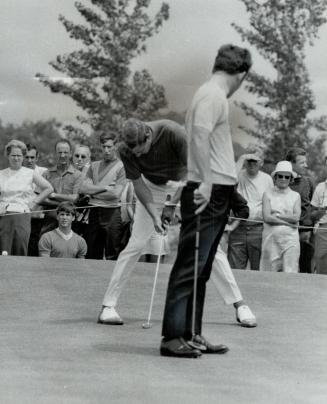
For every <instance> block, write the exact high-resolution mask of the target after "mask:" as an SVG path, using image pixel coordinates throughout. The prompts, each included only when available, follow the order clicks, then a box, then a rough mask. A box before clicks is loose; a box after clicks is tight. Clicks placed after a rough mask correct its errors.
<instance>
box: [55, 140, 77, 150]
mask: <svg viewBox="0 0 327 404" xmlns="http://www.w3.org/2000/svg"><path fill="white" fill-rule="evenodd" d="M59 143H66V144H68V146H69V149H70V151H71V152H72V151H73V148H72V144H71V143H70V141H69V140H68V139H64V138H62V139H59V140H57V141H56V143H55V147H54V149H55V151H57V146H58V144H59Z"/></svg>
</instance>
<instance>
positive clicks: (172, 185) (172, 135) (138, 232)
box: [98, 119, 187, 324]
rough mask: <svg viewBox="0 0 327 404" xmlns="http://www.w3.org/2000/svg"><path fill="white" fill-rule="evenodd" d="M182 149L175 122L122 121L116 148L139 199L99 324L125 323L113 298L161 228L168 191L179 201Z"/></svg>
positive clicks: (183, 138) (183, 170)
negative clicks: (154, 232)
mask: <svg viewBox="0 0 327 404" xmlns="http://www.w3.org/2000/svg"><path fill="white" fill-rule="evenodd" d="M186 149H187V141H186V133H185V130H184V129H183V127H182V126H180V125H178V124H177V123H175V122H173V121H170V120H159V121H153V122H142V121H139V120H137V119H129V120H127V121H126V123H125V125H124V127H123V131H122V135H121V143H120V145H119V146H118V151H119V154H120V158H121V160H122V162H123V164H124V168H125V171H126V177H127V178H129V179H130V180H132V182H133V185H134V190H135V194H136V196H137V202H136V207H135V214H134V223H133V229H132V234H131V237H130V239H129V242H128V244H127V246H126V247H125V249H124V250H123V251H122V252H121V253H120V255H119V257H118V259H117V262H116V265H115V268H114V271H113V274H112V277H111V281H110V284H109V287H108V289H107V292H106V294H105V296H104V299H103V307H102V310H101V312H100V315H99V319H98V321H99V323H102V324H123V320H122V318H121V317H120V316H119V314H118V313H117V311H116V309H115V307H116V305H117V300H118V298H119V296H120V294H121V292H122V289H123V287H124V285H125V284H126V282H127V280H128V277H129V275H130V273H131V271H132V270H133V269H134V267H135V265H136V263H137V261H138V260H139V258H140V256H141V255H142V253H143V249H144V247H145V246H146V245H147V243H148V241H149V240H150V238H151V235H152V233H153V231H154V229H155V230H156V231H157V232H158V233H163V232H164V228H163V224H162V219H161V215H162V210H163V208H164V205H165V201H166V199H167V195H171V197H172V202H171V203H170V205H171V206H172V205H174V203H173V202H174V200H175V199H179V196H180V195H179V192H178V186H177V185H176V182H178V181H180V180H182V179H183V178H185V176H186V163H187V151H186ZM176 191H177V194H176V195H175V193H176ZM172 210H173V209H171V216H172V214H173V211H172Z"/></svg>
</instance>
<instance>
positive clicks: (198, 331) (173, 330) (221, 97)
mask: <svg viewBox="0 0 327 404" xmlns="http://www.w3.org/2000/svg"><path fill="white" fill-rule="evenodd" d="M251 65H252V61H251V55H250V52H249V51H248V50H247V49H244V48H240V47H238V46H234V45H224V46H222V47H221V48H220V49H219V51H218V55H217V57H216V59H215V63H214V67H213V75H212V77H211V78H210V79H209V80H208V81H207V82H205V83H204V84H203V85H202V86H201V87H200V88H199V89H198V90H197V91H196V93H195V95H194V97H193V100H192V103H191V106H190V108H189V110H188V112H187V115H186V131H187V135H188V141H189V143H188V182H187V185H186V186H185V187H184V188H183V191H182V196H181V215H182V224H181V231H180V238H179V245H178V253H177V257H176V261H175V263H174V265H173V268H172V271H171V274H170V279H169V284H168V290H167V297H166V306H165V312H164V319H163V328H162V336H163V339H162V342H161V347H160V353H161V355H163V356H175V357H186V358H194V357H199V356H201V354H202V353H208V354H222V353H225V352H227V351H228V348H227V347H226V346H225V345H212V344H210V343H209V342H208V341H207V340H206V339H205V338H204V337H203V336H202V315H203V306H204V299H205V290H206V282H207V281H208V279H209V278H210V274H211V269H212V262H213V259H214V256H215V253H216V251H217V247H218V244H219V241H220V238H221V236H222V234H223V231H224V228H225V225H226V222H227V216H228V213H229V210H230V207H231V198H232V195H233V192H234V188H235V185H236V183H237V173H236V167H235V162H234V151H233V145H232V138H231V133H230V127H229V122H228V118H229V116H228V115H229V113H228V108H229V107H228V98H229V97H231V95H232V94H233V93H234V92H235V91H236V90H237V89H238V88H239V87H240V86H241V84H242V82H243V80H244V79H245V77H246V75H247V73H248V71H249V69H250V67H251ZM198 217H199V220H198ZM196 240H199V250H198V252H199V254H198V257H199V259H198V265H196V263H195V246H196V244H195V243H196ZM195 268H197V270H198V272H197V274H198V276H197V295H196V307H193V292H194V272H195ZM193 313H194V314H195V321H193V318H194V317H193Z"/></svg>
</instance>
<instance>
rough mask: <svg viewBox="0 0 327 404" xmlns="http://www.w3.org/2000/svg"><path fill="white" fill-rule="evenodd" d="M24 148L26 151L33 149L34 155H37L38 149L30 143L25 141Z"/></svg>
mask: <svg viewBox="0 0 327 404" xmlns="http://www.w3.org/2000/svg"><path fill="white" fill-rule="evenodd" d="M26 149H27V151H31V150H35V152H36V157H37V156H38V155H39V151H38V149H37V147H36V146H35V145H34V144H32V143H26Z"/></svg>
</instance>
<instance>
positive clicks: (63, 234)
mask: <svg viewBox="0 0 327 404" xmlns="http://www.w3.org/2000/svg"><path fill="white" fill-rule="evenodd" d="M56 230H57V233H58V234H59V235H60V236H61V237H62V238H63V239H64V240H66V241H68V240H70V239H71V238H72V237H73V231H72V230H71V231H70V232H69V233H68V234H65V233H63V232H62V231H61V230H60V229H59V227H57V228H56Z"/></svg>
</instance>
